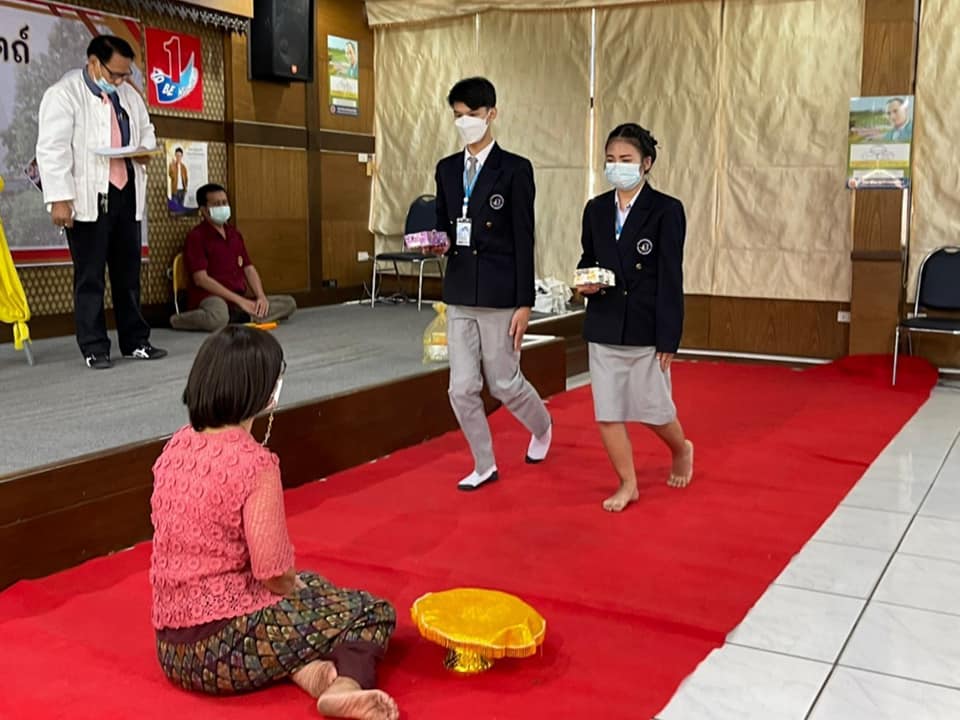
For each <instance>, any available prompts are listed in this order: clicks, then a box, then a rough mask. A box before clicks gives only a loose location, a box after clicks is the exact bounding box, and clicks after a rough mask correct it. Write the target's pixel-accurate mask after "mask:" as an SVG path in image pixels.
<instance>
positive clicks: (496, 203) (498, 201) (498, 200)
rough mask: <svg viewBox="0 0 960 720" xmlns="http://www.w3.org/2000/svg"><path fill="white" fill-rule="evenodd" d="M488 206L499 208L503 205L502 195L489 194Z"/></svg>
mask: <svg viewBox="0 0 960 720" xmlns="http://www.w3.org/2000/svg"><path fill="white" fill-rule="evenodd" d="M490 207H492V208H493V209H494V210H500V209H501V208H502V207H503V195H491V196H490Z"/></svg>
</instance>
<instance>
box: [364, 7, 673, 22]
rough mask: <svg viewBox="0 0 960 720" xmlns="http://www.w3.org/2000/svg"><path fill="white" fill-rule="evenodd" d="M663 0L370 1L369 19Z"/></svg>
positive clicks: (405, 19)
mask: <svg viewBox="0 0 960 720" xmlns="http://www.w3.org/2000/svg"><path fill="white" fill-rule="evenodd" d="M660 1H662V0H417V2H405V1H404V0H367V2H366V8H367V22H368V23H369V24H370V25H371V26H372V27H376V26H378V25H401V24H406V23H426V22H434V21H436V20H440V19H444V18H453V17H464V16H466V15H475V14H477V13H483V12H489V11H491V10H502V11H509V12H518V11H530V10H537V11H544V10H572V9H577V8H581V9H590V8H595V7H607V6H614V5H636V4H638V3H642V2H660Z"/></svg>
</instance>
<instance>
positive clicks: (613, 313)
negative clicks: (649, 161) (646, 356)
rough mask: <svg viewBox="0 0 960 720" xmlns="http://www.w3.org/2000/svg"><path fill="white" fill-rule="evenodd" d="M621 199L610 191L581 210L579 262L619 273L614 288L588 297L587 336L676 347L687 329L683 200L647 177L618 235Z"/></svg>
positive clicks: (596, 339)
mask: <svg viewBox="0 0 960 720" xmlns="http://www.w3.org/2000/svg"><path fill="white" fill-rule="evenodd" d="M616 202H617V201H616V196H615V191H613V190H611V191H610V192H607V193H604V194H603V195H598V196H597V197H595V198H593V199H592V200H589V201H588V202H587V206H586V207H585V208H584V210H583V233H582V235H581V241H580V242H581V245H582V246H583V254H582V255H581V256H580V262H579V263H577V267H578V268H587V267H601V268H606V269H608V270H612V271H613V273H614V274H615V275H616V277H617V284H616V286H615V287H612V288H606V289H603V290H600V291H598V292H597V293H595V294H594V295H590V296H589V300H588V301H587V315H586V320H585V321H584V327H583V336H584V339H586V340H587V341H588V342H595V343H602V344H605V345H636V346H647V347H649V346H653V347H656V349H657V352H667V353H675V352H676V351H677V349H678V348H679V347H680V336H681V335H682V334H683V243H684V239H685V236H686V226H687V220H686V216H685V215H684V212H683V204H682V203H681V202H680V201H679V200H677V199H676V198H674V197H670V196H669V195H665V194H664V193H662V192H658V191H657V190H654V189H653V188H652V187H650V184H649V183H647V184H646V185H644V187H643V189H642V190H641V191H640V193H639V194H638V195H637V197H636V200H634V204H633V208H632V209H631V210H630V214H629V215H628V216H627V220H626V222H625V223H624V226H623V230H622V232H621V234H620V240H619V241H618V240H617V239H616V230H615V227H616V220H617V206H616Z"/></svg>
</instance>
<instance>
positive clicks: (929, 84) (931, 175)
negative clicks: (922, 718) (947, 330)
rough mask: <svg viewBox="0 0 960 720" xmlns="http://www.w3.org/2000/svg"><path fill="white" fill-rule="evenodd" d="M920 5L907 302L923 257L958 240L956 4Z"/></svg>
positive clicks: (959, 6)
mask: <svg viewBox="0 0 960 720" xmlns="http://www.w3.org/2000/svg"><path fill="white" fill-rule="evenodd" d="M921 9H922V14H921V17H920V48H919V58H918V62H917V87H916V116H915V118H914V126H913V127H914V132H913V153H914V155H913V222H912V225H911V230H910V258H909V263H908V266H907V272H908V278H909V287H908V297H909V299H910V301H911V302H912V301H913V299H914V298H915V297H916V283H917V271H918V270H919V269H920V262H921V261H922V260H923V257H924V256H925V255H926V254H927V253H928V252H930V251H931V250H933V249H935V248H937V247H940V246H941V245H960V142H958V137H957V118H958V117H960V96H958V94H957V87H958V86H960V3H958V2H956V1H955V0H924V2H923V4H922V5H921Z"/></svg>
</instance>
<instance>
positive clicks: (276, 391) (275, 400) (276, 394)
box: [267, 377, 283, 410]
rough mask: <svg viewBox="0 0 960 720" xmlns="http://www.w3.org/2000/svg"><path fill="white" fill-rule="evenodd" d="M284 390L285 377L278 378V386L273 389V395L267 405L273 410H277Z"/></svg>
mask: <svg viewBox="0 0 960 720" xmlns="http://www.w3.org/2000/svg"><path fill="white" fill-rule="evenodd" d="M281 390H283V378H282V377H281V378H277V387H276V388H274V390H273V397H271V398H270V404H269V405H267V407H268V408H270V409H271V410H276V408H277V406H278V405H279V404H280V391H281Z"/></svg>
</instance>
